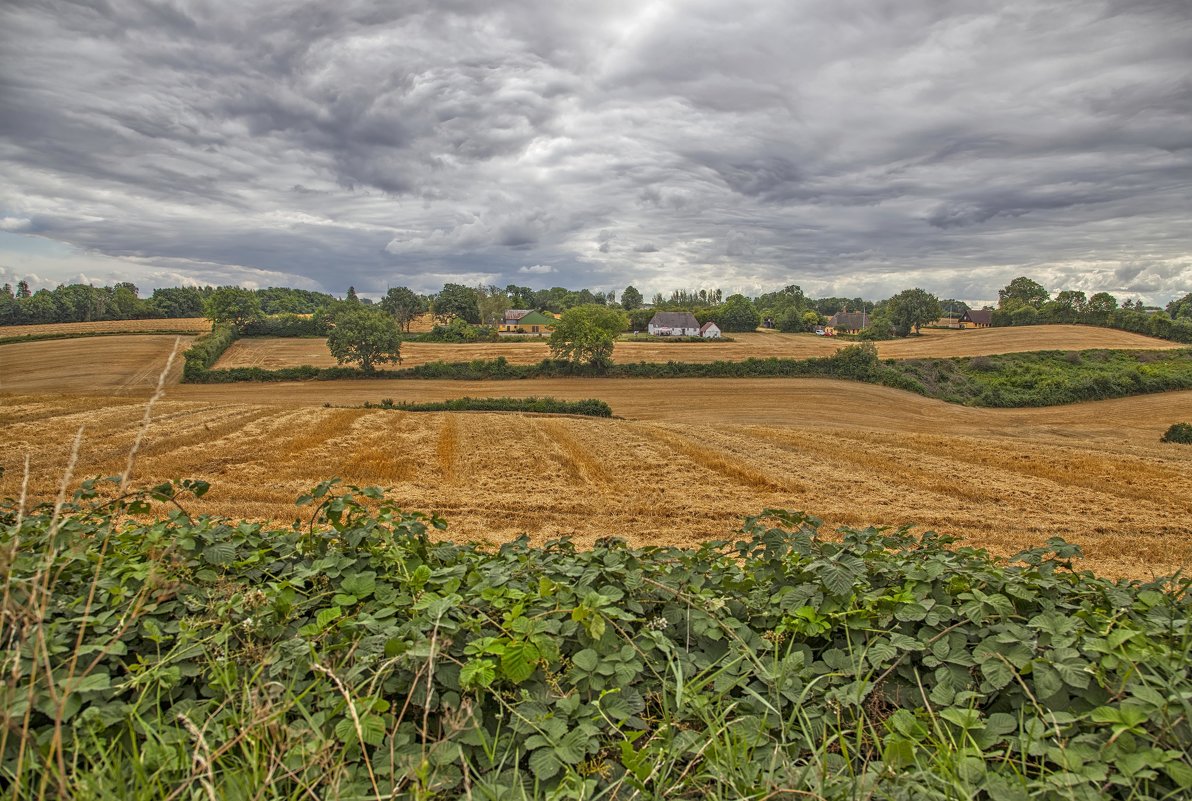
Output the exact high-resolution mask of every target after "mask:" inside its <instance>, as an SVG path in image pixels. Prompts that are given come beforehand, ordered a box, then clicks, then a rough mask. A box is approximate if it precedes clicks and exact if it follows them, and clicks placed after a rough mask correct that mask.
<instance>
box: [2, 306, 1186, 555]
mask: <svg viewBox="0 0 1192 801" xmlns="http://www.w3.org/2000/svg"><path fill="white" fill-rule="evenodd" d="M1065 328H1066V327H1065ZM978 333H985V332H964V333H961V334H958V336H970V335H972V334H978ZM758 336H759V337H762V336H764V337H770V336H781V335H770V334H765V335H762V334H759V335H758ZM924 339H927V338H926V337H925V338H924ZM1039 339H1040V338H1039V335H1038V333H1037V334H1036V343H1038V342H1039ZM1146 341H1147V342H1148V343H1149V342H1151V341H1150V340H1146ZM173 342H174V338H173V337H151V336H136V337H103V338H97V339H87V340H75V341H53V342H40V343H19V344H12V345H4V346H0V392H3V393H6V394H3V395H0V425H3V430H4V432H5V440H6V444H7V447H6V448H4V449H3V451H2V452H0V453H2V455H0V464H2V465H3V467H4V468H5V473H4V475H3V477H2V478H0V496H16V495H17V494H18V492H19V489H20V485H21V481H22V472H23V462H24V457H25V454H26V453H28V454H29V455H30V457H31V464H32V468H31V473H30V477H29V478H30V483H29V487H30V493H31V496H32V497H33V498H35V499H38V500H44V499H49V498H51V497H52V496H53V495H54V494H55V493H56V492H57V487H58V484H59V481H60V479H61V475H62V472H63V469H64V466H65V464H66V463H67V459H68V455H69V450H70V442H71V440H72V439H73V437H74V435H75V432H76V431H77V430H78V428H79V427H80V426H83V427H84V428H85V433H84V440H83V445H82V448H81V450H80V454H79V467H78V468H77V470H76V477H85V476H90V475H97V474H102V475H109V474H112V473H117V472H119V471H120V470H121V469H122V468H123V466H124V462H125V459H126V456H127V453H128V449H129V447H130V445H131V443H132V441H133V439H134V437H135V433H136V430H137V427H138V426H139V424H140V420H141V416H142V414H143V411H144V402H145V398H146V397H147V395H148V394H149V393H150V392H151V391H152V387H153V385H154V384H155V382H156V378H157V374H158V372H159V371H160V368H161V365H162V364H163V363H164V361H165V357H166V355H167V354H168V352H169V350H170V348H171V346H172V345H173ZM450 347H457V346H450ZM670 347H672V348H679V347H681V346H680V345H671V346H670ZM703 347H704V346H701V345H695V346H694V349H693V350H699V349H703ZM1036 347H1038V344H1036ZM1064 347H1067V346H1064ZM707 349H709V350H715V349H718V346H707ZM687 352H688V349H686V348H685V349H684V353H687ZM170 381H171V385H170V386H169V387H168V388H167V393H166V397H165V399H164V400H162V401H161V402H159V403H158V405H157V406H156V407H155V408H154V414H153V422H152V424H151V427H150V429H149V432H148V436H147V438H146V441H145V444H144V446H143V447H142V449H141V452H140V453H139V459H138V465H137V470H136V477H137V479H138V480H139V481H140V482H141V483H143V484H149V483H152V482H155V481H159V480H162V479H167V478H178V477H192V478H204V479H207V480H209V481H211V482H212V484H213V489H212V491H211V493H210V494H209V495H208V496H207V498H205V499H204V500H203V501H202V502H201V503H197V504H195V505H194V509H195V510H196V511H203V512H212V513H219V514H226V515H230V516H237V517H249V518H254V519H270V520H275V521H280V522H283V523H289V522H291V521H292V520H293V519H294V517H295V515H296V514H297V513H298V512H299V511H300V510H297V509H295V507H293V505H292V501H293V498H294V497H295V496H296V495H298V494H299V493H301V492H302V491H303V490H305V489H307V488H309V487H310V486H312V485H313V484H314V483H316V482H317V481H319V480H321V479H323V478H326V477H329V476H340V477H342V478H343V479H345V480H346V481H348V482H352V483H359V484H377V485H381V486H388V487H392V488H393V495H394V497H395V498H397V499H398V501H399V502H400V503H401V504H402V505H403V506H404V507H406V508H409V509H422V510H426V511H436V512H439V513H441V514H443V515H444V516H445V517H446V518H447V519H448V521H449V523H450V528H449V530H448V533H449V535H450V536H453V537H457V538H462V539H467V538H477V539H484V540H488V541H490V542H495V541H500V540H503V539H507V538H510V537H513V536H516V535H517V534H519V533H522V532H525V533H528V534H530V535H531V536H533V537H534V538H536V539H539V540H541V539H545V538H548V537H552V536H556V535H561V534H566V535H571V536H574V537H576V538H577V540H578V541H580V542H582V543H590V542H591V541H593V540H594V539H595V538H597V537H600V536H607V535H616V536H621V537H625V538H627V539H629V540H631V541H633V542H635V543H691V542H695V541H698V540H701V539H706V538H713V537H722V536H725V535H726V534H727V533H728V532H730V531H732V530H733V529H734V528H735V527H736V526H737V525H739V523H740V521H741V518H742V517H743V516H745V515H748V514H754V513H757V512H758V511H760V510H761V509H763V508H766V507H783V508H788V509H803V510H806V511H808V512H811V513H813V514H816V515H819V516H821V517H823V518H824V519H825V520H826V521H827V522H828V524H829V525H832V526H836V525H842V524H847V525H865V524H870V523H878V524H881V523H885V524H900V523H904V522H905V523H912V522H913V523H916V524H919V525H921V526H924V527H929V528H934V529H936V530H939V531H944V532H948V533H952V534H956V535H959V536H961V537H963V538H964V539H965V541H966V542H968V543H971V544H976V545H982V546H986V547H989V548H991V549H993V550H994V551H996V552H999V553H1009V552H1012V551H1014V550H1017V549H1019V548H1023V547H1027V546H1030V545H1036V544H1039V543H1042V542H1043V541H1045V540H1046V539H1047V538H1048V537H1051V536H1057V535H1058V536H1063V537H1065V538H1067V539H1069V540H1072V541H1075V542H1079V543H1080V544H1082V545H1083V546H1084V547H1085V549H1086V552H1087V554H1088V559H1087V560H1086V561H1085V563H1084V566H1086V567H1092V568H1095V569H1097V570H1098V571H1099V572H1102V573H1106V574H1109V575H1120V576H1129V577H1149V576H1151V575H1153V574H1155V573H1166V572H1170V571H1172V570H1175V569H1177V568H1179V567H1181V566H1187V565H1188V564H1189V561H1190V559H1192V540H1190V538H1189V536H1188V535H1189V533H1192V524H1190V523H1189V521H1190V520H1192V448H1189V447H1187V446H1180V445H1172V444H1161V443H1159V441H1158V439H1159V435H1160V434H1161V433H1162V431H1163V430H1164V429H1165V428H1166V427H1167V426H1168V425H1170V423H1172V422H1175V421H1177V420H1188V421H1192V392H1181V393H1167V394H1164V395H1152V396H1144V397H1138V398H1126V399H1119V400H1113V401H1103V402H1098V403H1087V404H1077V405H1072V406H1064V407H1054V408H1049V409H1015V410H992V409H970V408H964V407H959V406H953V405H948V404H945V403H942V402H939V401H934V400H929V399H925V398H921V397H919V396H915V395H910V394H906V393H902V392H898V391H895V390H890V389H886V388H883V387H874V386H868V385H863V384H853V383H847V382H836V381H827V380H818V379H791V380H780V379H755V380H745V381H741V380H695V379H690V380H688V379H684V380H625V379H613V380H609V379H604V380H601V379H551V380H536V381H512V382H475V383H473V382H455V381H380V382H378V381H345V382H309V383H287V384H235V385H177V384H174V383H173V382H174V381H176V376H172V377H171V378H170ZM88 382H90V383H88ZM62 393H70V394H62ZM461 395H473V396H501V395H508V396H518V395H553V396H555V397H560V398H585V397H596V398H601V399H603V400H605V401H607V402H608V403H609V404H610V405H611V406H612V407H613V410H614V413H616V414H617V415H619V416H620V417H621V418H623V419H614V420H595V419H583V418H573V417H536V416H527V415H519V414H480V413H456V414H414V413H405V412H396V411H385V410H365V409H360V408H324V406H323V404H324V403H331V404H342V405H355V404H361V403H363V402H364V401H365V400H371V401H374V402H376V401H379V400H380V399H381V398H382V397H392V398H394V399H395V400H416V399H417V400H438V399H444V398H448V397H458V396H461Z"/></svg>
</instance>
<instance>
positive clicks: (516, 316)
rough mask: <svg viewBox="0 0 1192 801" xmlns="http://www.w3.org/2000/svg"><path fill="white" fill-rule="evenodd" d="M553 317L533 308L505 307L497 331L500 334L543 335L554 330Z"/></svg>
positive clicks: (554, 321)
mask: <svg viewBox="0 0 1192 801" xmlns="http://www.w3.org/2000/svg"><path fill="white" fill-rule="evenodd" d="M556 322H558V321H557V320H555V318H553V317H547V316H546V315H545V314H543V313H542V312H540V311H535V310H533V309H506V310H505V313H504V314H503V315H501V323H500V325H498V326H497V331H498V332H500V333H502V334H538V335H539V336H545V335H546V334H549V333H551V332H553V331H554V330H555V323H556Z"/></svg>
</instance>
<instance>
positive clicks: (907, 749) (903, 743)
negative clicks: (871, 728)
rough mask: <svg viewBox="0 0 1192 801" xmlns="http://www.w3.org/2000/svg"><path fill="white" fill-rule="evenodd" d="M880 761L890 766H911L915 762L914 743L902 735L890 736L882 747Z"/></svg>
mask: <svg viewBox="0 0 1192 801" xmlns="http://www.w3.org/2000/svg"><path fill="white" fill-rule="evenodd" d="M882 761H883V762H885V763H886V766H887V767H891V768H909V767H911V766H912V765H914V764H915V744H914V743H913V742H912V741H910V740H907V739H904V738H902V737H891V738H890V739H889V740H887V741H886V747H885V748H884V749H882Z"/></svg>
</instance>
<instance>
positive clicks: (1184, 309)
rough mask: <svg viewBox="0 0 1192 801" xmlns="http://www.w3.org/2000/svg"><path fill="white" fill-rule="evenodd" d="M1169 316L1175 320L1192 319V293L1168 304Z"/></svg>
mask: <svg viewBox="0 0 1192 801" xmlns="http://www.w3.org/2000/svg"><path fill="white" fill-rule="evenodd" d="M1140 302H1141V301H1140ZM1140 308H1141V307H1140ZM1167 315H1168V316H1169V317H1171V319H1173V320H1174V319H1176V318H1177V317H1192V292H1189V293H1188V294H1187V295H1184V296H1183V297H1182V298H1178V299H1176V300H1173V301H1172V302H1171V303H1168V304H1167Z"/></svg>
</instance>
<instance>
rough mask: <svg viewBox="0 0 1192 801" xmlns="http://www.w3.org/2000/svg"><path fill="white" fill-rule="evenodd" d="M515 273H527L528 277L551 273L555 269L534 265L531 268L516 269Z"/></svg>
mask: <svg viewBox="0 0 1192 801" xmlns="http://www.w3.org/2000/svg"><path fill="white" fill-rule="evenodd" d="M517 271H518V272H519V273H528V274H530V275H546V274H547V273H553V272H554V271H555V268H554V267H551V266H550V265H549V264H535V265H533V266H524V267H518V268H517Z"/></svg>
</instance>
